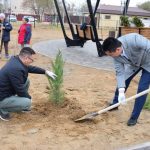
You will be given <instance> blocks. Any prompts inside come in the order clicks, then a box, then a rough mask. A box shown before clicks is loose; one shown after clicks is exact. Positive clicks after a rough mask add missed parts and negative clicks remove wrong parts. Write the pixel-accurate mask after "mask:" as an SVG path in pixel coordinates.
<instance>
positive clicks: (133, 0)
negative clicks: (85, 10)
mask: <svg viewBox="0 0 150 150" xmlns="http://www.w3.org/2000/svg"><path fill="white" fill-rule="evenodd" d="M65 1H66V2H68V3H70V2H73V3H75V4H76V5H77V6H81V4H82V3H85V2H86V1H87V0H65ZM121 1H124V0H100V4H110V5H118V6H120V5H121ZM141 1H142V3H143V2H146V1H149V0H130V4H129V7H135V6H136V5H137V4H141ZM91 2H94V3H95V2H96V0H91Z"/></svg>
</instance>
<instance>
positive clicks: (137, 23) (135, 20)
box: [131, 16, 144, 27]
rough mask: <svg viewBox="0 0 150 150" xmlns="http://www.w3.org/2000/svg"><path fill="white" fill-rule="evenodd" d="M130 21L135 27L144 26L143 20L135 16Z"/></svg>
mask: <svg viewBox="0 0 150 150" xmlns="http://www.w3.org/2000/svg"><path fill="white" fill-rule="evenodd" d="M131 22H132V23H133V24H135V26H136V27H144V24H143V22H142V21H141V20H140V19H139V18H138V17H136V16H135V17H133V18H132V21H131Z"/></svg>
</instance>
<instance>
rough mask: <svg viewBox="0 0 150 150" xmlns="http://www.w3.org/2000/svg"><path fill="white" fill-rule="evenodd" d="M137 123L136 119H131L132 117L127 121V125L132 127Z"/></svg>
mask: <svg viewBox="0 0 150 150" xmlns="http://www.w3.org/2000/svg"><path fill="white" fill-rule="evenodd" d="M136 123H137V119H133V118H132V117H131V118H130V119H129V120H128V122H127V125H128V126H134V125H136Z"/></svg>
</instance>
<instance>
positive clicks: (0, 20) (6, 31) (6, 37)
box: [0, 13, 12, 59]
mask: <svg viewBox="0 0 150 150" xmlns="http://www.w3.org/2000/svg"><path fill="white" fill-rule="evenodd" d="M11 30H12V25H11V24H10V23H9V22H8V21H6V19H5V14H3V13H1V14H0V32H1V35H2V36H1V46H0V58H2V47H3V45H4V48H5V58H6V59H8V58H9V57H10V56H9V52H8V43H9V41H10V31H11Z"/></svg>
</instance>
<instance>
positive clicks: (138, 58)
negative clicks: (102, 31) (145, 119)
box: [103, 33, 150, 126]
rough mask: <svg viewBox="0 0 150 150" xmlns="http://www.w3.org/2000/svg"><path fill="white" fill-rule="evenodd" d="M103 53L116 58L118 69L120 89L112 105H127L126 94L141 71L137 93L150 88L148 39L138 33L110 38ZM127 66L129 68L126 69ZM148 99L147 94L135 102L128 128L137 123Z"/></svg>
mask: <svg viewBox="0 0 150 150" xmlns="http://www.w3.org/2000/svg"><path fill="white" fill-rule="evenodd" d="M103 51H104V52H105V54H106V55H108V56H111V57H113V58H114V64H115V69H116V78H117V85H118V87H117V89H116V92H115V96H114V99H113V102H112V104H111V105H113V104H115V103H117V102H118V101H119V102H121V103H125V92H126V90H127V88H128V86H129V84H130V82H131V80H132V79H133V77H134V76H135V75H136V74H137V73H138V72H139V71H142V75H141V77H140V81H139V84H138V90H137V93H140V92H142V91H144V90H146V89H148V88H149V85H150V41H149V40H148V39H146V38H145V37H143V36H141V35H139V34H136V33H131V34H127V35H124V36H122V37H119V38H118V39H115V38H112V37H108V38H107V39H106V40H105V41H104V43H103ZM127 64H128V65H127ZM125 66H128V67H127V68H126V67H125ZM125 68H126V69H125ZM146 97H147V94H145V95H143V96H141V97H139V98H137V99H136V100H135V104H134V108H133V111H132V114H131V117H130V119H129V120H128V122H127V125H128V126H133V125H135V124H136V123H137V120H138V118H139V115H140V113H141V111H142V108H143V106H144V103H145V101H146ZM116 109H118V108H116Z"/></svg>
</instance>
